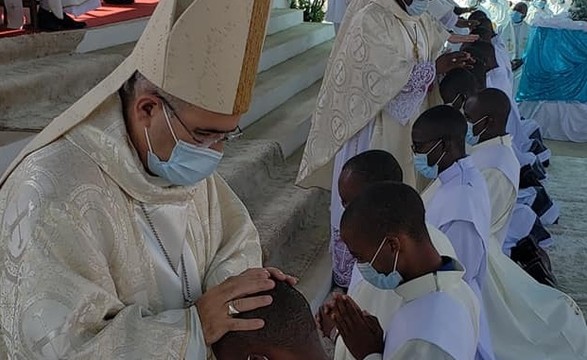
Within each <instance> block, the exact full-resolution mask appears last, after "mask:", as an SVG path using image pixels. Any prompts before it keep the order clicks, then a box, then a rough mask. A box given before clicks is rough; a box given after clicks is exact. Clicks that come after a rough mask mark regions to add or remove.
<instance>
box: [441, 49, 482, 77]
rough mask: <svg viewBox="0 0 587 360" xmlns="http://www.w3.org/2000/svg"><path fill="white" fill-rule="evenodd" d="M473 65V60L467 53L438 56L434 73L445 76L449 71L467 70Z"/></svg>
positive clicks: (457, 52) (456, 52)
mask: <svg viewBox="0 0 587 360" xmlns="http://www.w3.org/2000/svg"><path fill="white" fill-rule="evenodd" d="M474 63H475V59H473V58H472V57H471V55H470V54H469V53H466V52H464V51H455V52H451V53H446V54H443V55H440V56H439V57H438V58H437V59H436V72H437V73H438V74H446V73H448V72H449V71H451V70H454V69H458V68H465V69H469V68H471V67H472V64H474Z"/></svg>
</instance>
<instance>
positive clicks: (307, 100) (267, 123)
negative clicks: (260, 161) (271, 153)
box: [244, 79, 322, 158]
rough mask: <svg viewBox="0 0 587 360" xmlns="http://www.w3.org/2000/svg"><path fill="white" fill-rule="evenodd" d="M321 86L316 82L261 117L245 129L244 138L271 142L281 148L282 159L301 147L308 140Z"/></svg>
mask: <svg viewBox="0 0 587 360" xmlns="http://www.w3.org/2000/svg"><path fill="white" fill-rule="evenodd" d="M321 84H322V80H321V79H320V80H318V81H317V82H315V83H314V84H312V85H311V86H310V87H309V88H307V89H305V90H303V91H301V92H299V93H298V94H296V95H295V96H294V97H292V98H290V99H289V100H288V101H287V102H285V103H284V104H283V105H281V106H279V107H278V108H276V109H275V110H273V111H271V112H270V113H269V114H267V115H265V116H263V117H262V118H261V119H259V120H258V121H256V122H255V123H254V124H253V125H251V126H250V127H249V128H247V131H246V132H245V134H244V137H245V138H254V139H266V140H272V141H275V142H277V143H278V144H279V146H280V147H281V150H282V151H283V155H284V156H285V157H286V158H288V157H289V156H290V155H292V154H293V153H294V152H295V151H296V150H298V149H299V148H300V147H301V146H302V145H304V143H305V142H306V139H307V138H308V133H309V132H310V126H311V117H312V113H313V112H314V109H315V106H316V98H317V96H318V92H319V91H320V86H321Z"/></svg>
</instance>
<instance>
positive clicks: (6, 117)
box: [0, 24, 331, 132]
mask: <svg viewBox="0 0 587 360" xmlns="http://www.w3.org/2000/svg"><path fill="white" fill-rule="evenodd" d="M304 25H306V24H304ZM131 48H132V45H123V46H118V47H115V48H109V49H105V50H102V51H99V52H94V53H90V54H71V55H65V54H58V55H52V56H48V57H45V58H41V59H34V60H27V61H21V62H17V63H14V64H5V65H0V73H2V74H5V76H4V79H3V81H2V82H0V130H10V131H36V132H38V131H40V130H42V129H43V128H44V127H45V126H46V125H47V124H48V123H49V122H50V121H51V120H52V119H53V118H54V117H56V116H57V115H59V114H60V113H61V112H63V111H64V110H66V109H67V108H68V107H69V106H70V105H71V104H73V103H74V102H75V101H76V100H77V98H78V97H79V95H80V94H83V93H85V92H86V91H88V90H89V89H90V88H91V87H93V86H94V85H95V84H97V83H98V82H99V81H100V80H101V79H102V78H103V77H105V76H106V75H107V74H108V73H110V71H112V70H113V69H114V68H115V67H116V66H117V64H118V63H120V62H121V61H122V60H123V59H124V56H125V55H126V54H128V53H129V52H130V49H131ZM330 48H331V42H326V43H324V44H321V45H319V46H316V47H314V48H312V49H310V50H308V51H306V52H305V53H303V54H301V55H298V56H296V57H294V58H292V59H289V60H288V61H286V62H284V63H282V64H279V65H277V66H274V67H273V68H271V69H270V70H268V71H265V72H263V73H261V74H259V75H258V77H257V83H256V87H255V90H254V98H253V103H252V104H251V108H250V110H249V112H248V113H247V114H246V115H245V116H244V117H243V120H242V121H241V124H242V127H243V128H245V127H247V126H248V125H250V124H252V123H253V122H254V121H256V120H257V119H259V118H260V117H262V116H263V115H265V114H267V113H269V112H270V111H272V110H273V109H275V108H277V107H278V106H280V105H281V104H283V103H284V102H285V101H287V100H288V99H289V98H290V97H292V96H293V95H294V94H296V93H298V92H299V91H301V90H304V89H305V88H307V87H308V86H310V85H311V84H313V83H314V82H315V81H317V80H318V79H320V78H321V77H322V74H323V73H324V69H325V67H326V61H327V58H328V54H329V52H330ZM33 99H34V100H33Z"/></svg>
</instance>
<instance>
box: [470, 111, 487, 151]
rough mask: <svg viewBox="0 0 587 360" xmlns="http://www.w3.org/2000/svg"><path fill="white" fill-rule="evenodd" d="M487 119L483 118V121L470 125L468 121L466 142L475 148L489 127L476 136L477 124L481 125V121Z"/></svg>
mask: <svg viewBox="0 0 587 360" xmlns="http://www.w3.org/2000/svg"><path fill="white" fill-rule="evenodd" d="M486 118H487V116H484V117H482V118H481V119H479V120H477V122H475V123H470V122H468V121H467V135H466V136H465V141H466V142H467V144H469V145H471V146H474V145H477V144H479V138H480V137H481V135H482V134H483V133H484V132H486V131H487V127H485V128H484V129H483V130H481V132H480V133H479V134H477V135H475V133H474V131H473V129H474V128H475V126H476V125H477V124H479V123H480V122H481V121H483V120H485V119H486Z"/></svg>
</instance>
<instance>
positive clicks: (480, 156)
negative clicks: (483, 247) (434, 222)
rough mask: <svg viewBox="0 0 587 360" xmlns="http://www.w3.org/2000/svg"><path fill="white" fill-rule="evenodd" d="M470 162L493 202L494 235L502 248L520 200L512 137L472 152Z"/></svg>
mask: <svg viewBox="0 0 587 360" xmlns="http://www.w3.org/2000/svg"><path fill="white" fill-rule="evenodd" d="M471 159H473V162H474V163H475V166H476V167H477V169H479V171H481V174H483V176H484V178H485V181H486V183H487V190H488V192H489V200H490V202H491V235H492V240H493V241H497V243H498V244H499V245H500V247H501V246H502V245H503V242H504V241H505V237H506V234H507V231H508V227H509V224H510V219H511V216H512V211H513V209H514V206H515V204H516V199H517V197H518V184H519V183H520V163H519V162H518V160H517V158H516V155H515V154H514V151H513V150H512V140H511V136H510V135H505V136H499V137H495V138H493V139H490V140H487V141H484V142H482V143H479V144H477V145H475V146H473V147H472V148H471Z"/></svg>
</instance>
